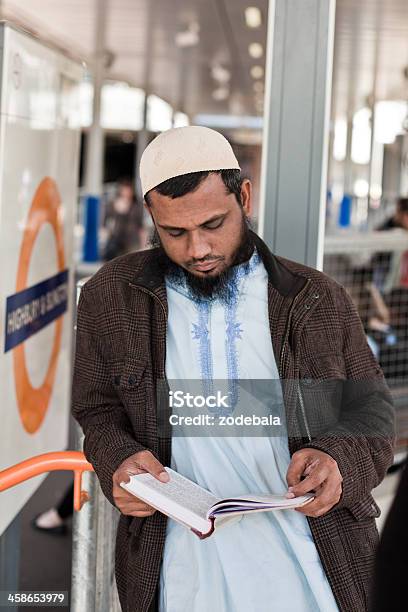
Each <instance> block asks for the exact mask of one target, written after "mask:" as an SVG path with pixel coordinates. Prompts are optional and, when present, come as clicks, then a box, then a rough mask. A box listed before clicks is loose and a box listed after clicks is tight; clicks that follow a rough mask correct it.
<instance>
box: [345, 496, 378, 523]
mask: <svg viewBox="0 0 408 612" xmlns="http://www.w3.org/2000/svg"><path fill="white" fill-rule="evenodd" d="M347 509H348V510H349V511H350V512H351V514H352V515H353V517H354V518H355V519H356V521H363V520H366V519H374V518H378V517H379V516H380V514H381V509H380V508H379V506H378V504H377V503H376V502H375V500H374V498H373V496H372V495H368V496H367V497H366V498H364V499H362V500H358V501H356V502H355V503H354V504H352V505H350V506H347Z"/></svg>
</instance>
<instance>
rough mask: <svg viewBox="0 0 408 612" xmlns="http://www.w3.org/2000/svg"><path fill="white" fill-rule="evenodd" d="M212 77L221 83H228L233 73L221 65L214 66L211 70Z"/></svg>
mask: <svg viewBox="0 0 408 612" xmlns="http://www.w3.org/2000/svg"><path fill="white" fill-rule="evenodd" d="M211 76H212V77H213V79H214V80H215V81H218V82H219V83H228V81H229V80H230V78H231V72H230V71H229V70H228V69H227V68H224V66H221V65H220V64H214V66H213V67H212V68H211Z"/></svg>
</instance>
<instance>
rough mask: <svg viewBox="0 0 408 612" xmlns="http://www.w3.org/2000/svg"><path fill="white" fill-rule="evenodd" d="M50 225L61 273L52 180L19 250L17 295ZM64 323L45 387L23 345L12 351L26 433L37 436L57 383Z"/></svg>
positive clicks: (58, 324)
mask: <svg viewBox="0 0 408 612" xmlns="http://www.w3.org/2000/svg"><path fill="white" fill-rule="evenodd" d="M45 223H49V224H50V226H51V228H52V231H53V235H54V237H55V244H56V251H57V262H58V271H59V272H61V271H63V270H64V269H65V254H64V234H63V225H62V218H61V198H60V195H59V192H58V188H57V185H56V183H55V181H54V180H53V179H51V178H49V177H46V178H44V179H43V180H42V181H41V183H40V184H39V186H38V188H37V190H36V192H35V194H34V198H33V201H32V204H31V208H30V210H29V213H28V218H27V222H26V226H25V230H24V234H23V239H22V243H21V248H20V256H19V262H18V269H17V281H16V292H20V291H23V290H25V289H27V279H28V272H29V266H30V260H31V256H32V253H33V247H34V244H35V241H36V239H37V237H38V233H39V231H40V229H41V228H42V226H43V225H44V224H45ZM62 325H63V319H62V317H61V316H60V317H59V318H57V319H56V320H55V331H54V338H53V344H52V351H51V357H50V359H49V363H48V368H47V372H46V374H45V378H44V380H43V382H42V384H41V385H40V386H39V387H33V385H32V384H31V381H30V377H29V374H28V370H27V363H26V354H25V348H24V342H22V343H21V344H19V345H18V346H16V347H15V348H14V349H13V369H14V381H15V389H16V396H17V404H18V410H19V414H20V418H21V421H22V424H23V426H24V429H25V430H26V431H27V432H28V433H30V434H33V433H35V432H36V431H37V430H38V429H39V428H40V426H41V424H42V422H43V420H44V417H45V415H46V412H47V409H48V406H49V402H50V398H51V392H52V389H53V386H54V382H55V375H56V371H57V361H58V355H59V352H60V349H61V339H62Z"/></svg>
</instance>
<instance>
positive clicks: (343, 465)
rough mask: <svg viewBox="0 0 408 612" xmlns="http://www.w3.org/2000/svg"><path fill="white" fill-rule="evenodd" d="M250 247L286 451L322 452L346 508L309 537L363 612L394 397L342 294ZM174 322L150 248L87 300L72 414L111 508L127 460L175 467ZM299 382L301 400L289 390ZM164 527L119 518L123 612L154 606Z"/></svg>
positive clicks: (99, 277)
mask: <svg viewBox="0 0 408 612" xmlns="http://www.w3.org/2000/svg"><path fill="white" fill-rule="evenodd" d="M254 239H255V242H256V246H257V249H258V252H259V254H260V256H261V258H262V260H263V262H264V265H265V267H266V269H267V272H268V277H269V280H268V312H269V322H270V332H271V341H272V346H273V349H274V354H275V357H276V362H277V364H278V368H279V374H280V378H281V380H282V381H288V383H287V384H283V390H284V402H285V410H286V418H287V422H288V431H289V432H290V433H289V449H290V452H291V453H293V452H295V451H296V450H298V449H300V448H303V447H307V446H312V447H315V448H317V449H319V450H322V451H324V452H326V453H328V454H329V455H331V456H332V457H333V458H334V459H335V460H336V461H337V464H338V467H339V469H340V472H341V474H342V477H343V492H342V496H341V499H340V501H339V503H338V504H337V505H336V506H335V507H334V508H333V509H332V510H331V511H330V512H328V513H327V514H326V515H325V516H322V517H320V518H309V519H308V521H309V524H310V528H311V531H312V534H313V538H314V541H315V543H316V547H317V550H318V552H319V555H320V558H321V561H322V564H323V567H324V569H325V572H326V574H327V577H328V580H329V583H330V585H331V587H332V589H333V593H334V596H335V598H336V600H337V603H338V606H339V609H340V610H341V612H364V611H366V610H367V609H368V606H369V593H370V590H371V578H372V571H373V562H374V553H375V549H376V545H377V540H378V534H377V530H376V526H375V520H374V519H375V517H377V516H378V515H379V509H378V507H377V505H376V504H375V502H374V500H373V498H372V496H371V491H372V489H373V488H374V487H375V486H377V485H378V484H379V482H380V481H381V480H382V478H383V477H384V475H385V473H386V470H387V468H388V466H389V465H390V464H391V462H392V458H393V449H392V444H393V427H394V413H393V407H392V399H391V396H390V393H389V390H388V387H387V385H386V383H385V381H384V377H383V374H382V372H381V369H380V367H379V365H378V364H377V362H376V360H375V359H374V357H373V355H372V353H371V350H370V348H369V347H368V345H367V342H366V338H365V334H364V330H363V327H362V324H361V322H360V319H359V317H358V314H357V312H356V309H355V307H354V305H353V303H352V301H351V299H350V297H349V296H348V294H347V292H346V291H345V290H344V289H343V288H342V287H341V286H340V285H339V284H338V283H336V282H335V281H333V280H332V279H330V278H329V277H327V276H326V275H324V274H322V273H321V272H318V271H316V270H314V269H312V268H309V267H306V266H303V265H301V264H297V263H295V262H292V261H289V260H286V259H283V258H281V257H277V256H274V255H273V254H272V253H271V252H270V251H269V249H268V248H267V246H266V245H265V243H264V242H263V241H262V240H261V239H260V238H259V237H258V236H256V235H255V234H254ZM167 314H168V306H167V300H166V288H165V284H164V279H163V276H162V273H161V272H160V268H159V267H158V266H157V251H156V250H155V249H152V250H146V251H141V252H136V253H131V254H129V255H124V256H122V257H119V258H117V259H115V260H113V261H112V262H109V263H108V264H105V265H104V266H103V267H102V268H101V270H99V271H98V273H97V274H95V275H94V276H93V277H92V278H91V279H90V280H89V281H88V282H87V283H86V284H85V285H84V287H83V289H82V291H81V296H80V300H79V305H78V316H77V335H76V356H75V367H74V379H73V406H72V413H73V416H74V417H75V418H76V419H77V421H78V422H79V423H80V425H81V426H82V428H83V430H84V433H85V439H84V452H85V455H86V457H87V459H88V460H89V461H90V462H91V463H92V465H93V467H94V469H95V472H96V474H97V476H98V478H99V481H100V484H101V487H102V490H103V492H104V494H105V495H106V497H107V498H108V499H109V501H110V502H111V503H112V504H114V501H113V497H112V475H113V472H114V471H115V470H116V469H117V468H118V467H119V465H120V464H121V463H122V461H124V460H125V459H126V458H127V457H129V456H130V455H132V454H134V453H136V452H138V451H140V450H144V449H149V450H150V451H152V452H153V453H154V454H155V455H156V457H158V458H159V460H160V461H161V462H162V463H163V465H170V457H171V438H169V437H167V438H164V437H160V436H159V435H158V428H157V397H156V387H157V381H158V380H160V379H165V358H166V324H167ZM299 379H300V380H301V381H302V382H304V383H305V386H304V388H303V392H302V390H300V391H299V389H298V387H296V385H293V384H291V381H297V380H299ZM332 380H335V381H342V382H347V383H349V382H350V381H352V382H353V386H352V387H351V388H350V387H348V388H347V387H345V388H344V389H343V390H342V391H340V390H339V389H337V388H336V391H335V392H333V389H332V388H331V389H329V390H323V395H322V393H321V392H322V381H332ZM354 383H355V384H354ZM322 397H323V398H324V399H323V400H322ZM316 407H317V408H316ZM325 415H327V419H326V417H325ZM166 520H167V518H166V517H165V516H164V515H163V514H161V513H160V512H156V513H155V514H153V515H152V516H150V517H146V518H136V517H129V516H125V515H121V518H120V522H119V527H118V532H117V541H116V581H117V586H118V591H119V596H120V601H121V606H122V609H123V610H124V611H126V612H148V611H149V610H153V609H154V607H155V594H156V592H157V591H156V589H157V583H158V578H159V571H160V562H161V557H162V551H163V545H164V541H165V531H166ZM248 576H249V579H250V570H249V572H248ZM231 612H232V611H231Z"/></svg>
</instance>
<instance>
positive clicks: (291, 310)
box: [280, 278, 312, 442]
mask: <svg viewBox="0 0 408 612" xmlns="http://www.w3.org/2000/svg"><path fill="white" fill-rule="evenodd" d="M309 284H310V278H308V279H307V281H306V283H305V285H304V286H303V287H302V289H301V290H300V291H299V293H298V294H297V295H296V296H295V298H294V300H293V302H292V304H291V307H290V310H289V314H288V318H287V320H286V327H285V334H284V339H283V344H282V350H281V354H280V370H281V372H282V364H283V358H284V355H285V349H286V343H287V341H288V337H289V329H290V322H291V318H292V313H293V309H294V307H295V305H296V303H297V301H298V300H299V298H300V296H301V295H302V293H304V292H305V291H306V289H307V287H308V286H309ZM297 396H298V400H299V404H300V410H301V413H302V419H303V424H304V426H305V430H306V434H307V437H308V440H309V442H311V440H312V436H311V434H310V427H309V423H308V420H307V415H306V410H305V403H304V400H303V395H302V391H301V389H300V386H299V385H298V386H297Z"/></svg>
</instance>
